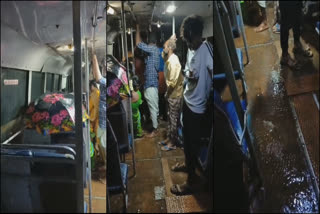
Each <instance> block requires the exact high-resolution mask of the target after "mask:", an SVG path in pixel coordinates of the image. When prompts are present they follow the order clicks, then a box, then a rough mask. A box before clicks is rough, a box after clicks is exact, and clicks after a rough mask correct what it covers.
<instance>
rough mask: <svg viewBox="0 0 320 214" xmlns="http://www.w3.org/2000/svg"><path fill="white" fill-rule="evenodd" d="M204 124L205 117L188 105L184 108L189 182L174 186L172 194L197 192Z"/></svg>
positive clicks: (186, 164) (186, 162) (184, 133)
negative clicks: (200, 144) (202, 126)
mask: <svg viewBox="0 0 320 214" xmlns="http://www.w3.org/2000/svg"><path fill="white" fill-rule="evenodd" d="M203 122H204V115H202V114H196V113H193V112H192V111H191V110H190V109H189V108H188V107H187V105H186V104H184V106H183V125H184V126H183V135H184V153H185V166H186V172H187V173H188V177H187V181H186V182H185V183H183V184H181V185H177V184H175V185H173V186H172V187H171V192H172V193H174V194H177V195H186V194H190V193H192V192H194V191H195V188H194V185H195V184H196V183H197V175H196V172H195V169H196V165H197V161H198V154H199V151H200V147H199V140H200V134H199V133H200V130H201V124H203Z"/></svg>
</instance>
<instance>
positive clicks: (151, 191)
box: [110, 120, 212, 213]
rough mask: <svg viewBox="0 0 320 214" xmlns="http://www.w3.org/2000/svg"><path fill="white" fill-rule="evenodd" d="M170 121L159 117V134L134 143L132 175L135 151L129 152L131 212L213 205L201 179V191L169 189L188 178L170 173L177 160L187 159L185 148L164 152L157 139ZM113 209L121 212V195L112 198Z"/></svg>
mask: <svg viewBox="0 0 320 214" xmlns="http://www.w3.org/2000/svg"><path fill="white" fill-rule="evenodd" d="M166 128H167V123H166V122H164V121H162V120H160V124H159V129H160V133H159V136H158V137H156V138H151V139H148V138H141V139H137V140H136V142H135V150H136V153H135V154H136V156H135V158H136V176H135V177H132V175H133V168H132V154H131V153H128V154H127V155H126V163H127V164H129V184H128V208H127V212H129V213H177V212H180V213H181V212H182V213H186V212H205V211H208V210H209V209H210V206H211V205H212V197H211V198H210V195H209V193H208V192H207V191H208V189H206V186H205V184H203V183H201V182H202V180H201V181H200V182H199V188H198V193H196V194H194V195H189V196H179V197H177V196H175V195H173V194H172V193H171V192H170V187H171V185H172V184H176V183H178V184H181V183H183V182H184V181H185V180H186V174H185V173H180V172H179V173H174V172H171V170H170V168H171V167H172V166H173V165H174V164H175V163H176V162H183V161H184V153H183V150H182V149H180V148H177V149H176V150H172V151H169V152H168V151H162V150H161V149H160V146H159V145H158V142H159V141H160V140H164V139H165V136H166ZM110 203H111V205H110V207H111V212H114V213H119V212H122V208H123V200H122V195H121V194H119V195H113V196H111V198H110Z"/></svg>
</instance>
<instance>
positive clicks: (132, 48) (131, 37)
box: [130, 28, 136, 74]
mask: <svg viewBox="0 0 320 214" xmlns="http://www.w3.org/2000/svg"><path fill="white" fill-rule="evenodd" d="M130 32H131V33H130V40H131V51H132V63H133V65H132V73H133V74H136V68H135V66H134V65H135V63H134V61H135V60H134V46H133V31H132V28H131V29H130Z"/></svg>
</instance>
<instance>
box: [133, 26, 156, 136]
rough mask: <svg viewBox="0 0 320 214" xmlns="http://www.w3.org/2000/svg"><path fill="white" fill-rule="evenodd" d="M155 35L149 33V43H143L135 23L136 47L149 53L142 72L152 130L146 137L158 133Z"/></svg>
mask: <svg viewBox="0 0 320 214" xmlns="http://www.w3.org/2000/svg"><path fill="white" fill-rule="evenodd" d="M156 42H157V36H156V35H155V34H154V33H151V34H150V37H149V44H148V45H147V44H145V43H144V42H142V41H141V38H140V29H139V25H137V33H136V44H137V46H138V48H140V49H142V50H143V51H145V52H147V53H148V54H149V56H148V59H147V66H146V71H145V73H144V76H145V83H144V97H145V99H146V101H147V103H148V107H149V111H150V115H151V120H152V126H153V129H152V132H151V133H150V134H149V135H147V136H146V137H155V136H156V135H157V133H158V131H157V129H158V114H159V96H158V87H159V85H158V69H159V63H160V56H159V55H160V53H159V49H158V48H157V46H156Z"/></svg>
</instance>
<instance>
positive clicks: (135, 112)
mask: <svg viewBox="0 0 320 214" xmlns="http://www.w3.org/2000/svg"><path fill="white" fill-rule="evenodd" d="M132 85H133V90H134V91H132V104H131V106H132V120H133V131H134V135H135V138H140V137H143V134H142V127H141V115H140V111H139V106H140V105H141V104H142V98H141V93H140V91H139V87H140V81H139V78H138V76H136V75H134V76H133V77H132Z"/></svg>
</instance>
